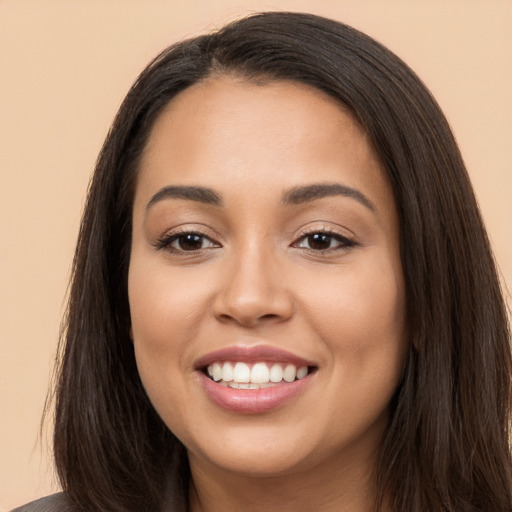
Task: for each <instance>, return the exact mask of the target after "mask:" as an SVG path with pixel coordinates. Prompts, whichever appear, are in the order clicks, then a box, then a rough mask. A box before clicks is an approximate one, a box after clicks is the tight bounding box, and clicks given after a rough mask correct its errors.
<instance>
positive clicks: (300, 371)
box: [297, 366, 308, 379]
mask: <svg viewBox="0 0 512 512" xmlns="http://www.w3.org/2000/svg"><path fill="white" fill-rule="evenodd" d="M307 374H308V367H307V366H301V367H300V368H299V369H298V370H297V379H303V378H304V377H305V376H306V375H307Z"/></svg>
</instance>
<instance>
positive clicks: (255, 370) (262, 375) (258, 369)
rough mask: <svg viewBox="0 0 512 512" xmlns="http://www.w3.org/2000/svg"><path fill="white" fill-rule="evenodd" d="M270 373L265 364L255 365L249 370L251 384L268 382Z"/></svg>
mask: <svg viewBox="0 0 512 512" xmlns="http://www.w3.org/2000/svg"><path fill="white" fill-rule="evenodd" d="M269 378H270V372H269V370H268V366H267V365H266V364H265V363H256V364H255V365H254V366H253V367H252V370H251V382H253V383H254V384H264V383H266V382H268V381H269Z"/></svg>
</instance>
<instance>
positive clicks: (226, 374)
mask: <svg viewBox="0 0 512 512" xmlns="http://www.w3.org/2000/svg"><path fill="white" fill-rule="evenodd" d="M222 380H224V381H226V382H231V381H232V380H233V365H232V364H231V363H229V362H228V363H224V366H223V367H222Z"/></svg>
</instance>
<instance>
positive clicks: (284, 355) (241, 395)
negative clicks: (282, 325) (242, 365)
mask: <svg viewBox="0 0 512 512" xmlns="http://www.w3.org/2000/svg"><path fill="white" fill-rule="evenodd" d="M216 361H233V362H236V361H243V362H246V363H250V362H257V361H275V362H281V363H289V364H294V365H295V366H297V367H300V366H310V367H311V366H315V365H314V363H312V362H311V361H307V360H305V359H303V358H301V357H298V356H296V355H295V354H292V353H290V352H287V351H285V350H281V349H277V348H275V347H271V346H269V345H257V346H254V347H247V346H234V347H229V348H225V349H221V350H217V351H215V352H211V353H209V354H206V355H205V356H202V357H200V358H199V359H198V360H197V361H196V362H195V364H194V367H195V369H196V370H197V373H198V375H199V379H200V382H201V385H202V386H203V389H204V390H205V391H206V394H207V395H208V397H209V398H210V399H211V400H212V401H213V402H215V403H216V404H217V405H219V406H220V407H222V408H223V409H226V410H227V411H231V412H235V413H242V414H258V413H264V412H269V411H271V410H273V409H276V408H278V407H281V406H282V405H284V404H286V403H287V402H288V401H289V400H291V399H292V398H294V397H295V396H297V395H298V394H300V393H301V392H302V391H303V390H304V389H305V388H306V386H308V385H309V383H310V382H311V377H312V374H311V373H310V374H308V375H307V376H306V377H304V378H303V379H300V380H296V381H294V382H290V383H288V382H283V383H280V384H276V385H275V386H272V387H269V388H263V389H252V390H250V389H233V388H229V387H225V386H221V385H220V384H218V383H217V382H214V381H213V380H212V379H210V378H209V377H208V376H207V375H206V374H205V373H204V368H205V367H207V366H208V365H210V364H212V363H214V362H216Z"/></svg>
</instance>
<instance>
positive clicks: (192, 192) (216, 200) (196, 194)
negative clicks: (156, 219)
mask: <svg viewBox="0 0 512 512" xmlns="http://www.w3.org/2000/svg"><path fill="white" fill-rule="evenodd" d="M164 199H188V200H189V201H197V202H198V203H203V204H211V205H214V206H222V198H221V196H220V195H219V194H217V192H215V191H214V190H212V189H211V188H207V187H193V186H184V185H170V186H168V187H163V188H161V189H160V190H159V191H158V192H157V193H156V194H155V195H154V196H153V197H152V198H151V199H150V200H149V203H148V204H147V205H146V210H149V208H151V207H152V206H153V205H154V204H155V203H158V202H159V201H163V200H164Z"/></svg>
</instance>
